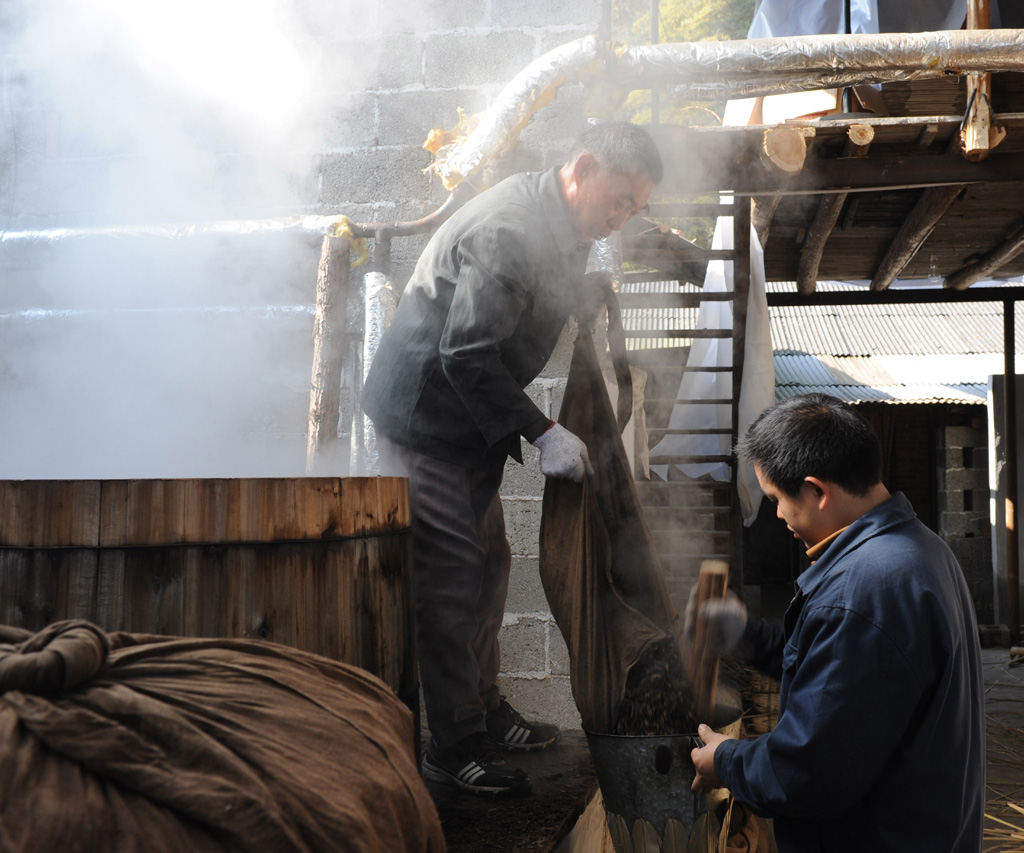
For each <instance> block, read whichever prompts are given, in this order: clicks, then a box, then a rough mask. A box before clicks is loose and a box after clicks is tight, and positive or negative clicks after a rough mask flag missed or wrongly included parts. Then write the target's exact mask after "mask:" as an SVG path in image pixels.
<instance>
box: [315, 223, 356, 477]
mask: <svg viewBox="0 0 1024 853" xmlns="http://www.w3.org/2000/svg"><path fill="white" fill-rule="evenodd" d="M348 270H349V240H348V238H347V237H324V239H323V243H322V244H321V247H320V265H319V267H318V269H317V278H316V314H315V315H314V318H313V375H312V379H311V384H310V389H309V425H308V432H307V436H306V473H307V474H310V475H312V474H320V475H323V474H330V473H335V474H337V473H339V469H338V465H339V464H340V449H339V446H338V445H339V442H338V423H339V419H340V416H339V412H340V407H341V365H342V357H341V353H342V347H343V345H344V340H345V299H346V295H347V294H346V284H347V280H348Z"/></svg>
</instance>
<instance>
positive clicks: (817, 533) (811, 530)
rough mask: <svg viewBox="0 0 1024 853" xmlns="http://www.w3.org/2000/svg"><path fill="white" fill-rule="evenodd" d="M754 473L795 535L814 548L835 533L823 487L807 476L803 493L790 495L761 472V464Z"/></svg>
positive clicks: (755, 468)
mask: <svg viewBox="0 0 1024 853" xmlns="http://www.w3.org/2000/svg"><path fill="white" fill-rule="evenodd" d="M754 473H755V474H756V475H757V482H759V483H760V484H761V490H762V491H763V492H764V494H765V497H766V498H768V500H770V501H771V502H772V503H773V504H775V513H776V515H778V517H779V518H781V519H782V520H783V521H784V522H786V526H787V527H788V528H789V529H790V531H791V532H792V533H793V536H794V537H795V538H797V539H802V540H803V542H804V544H805V545H806V546H807V547H808V548H811V547H813V546H814V545H817V544H818V543H819V542H820V541H821V540H822V539H824V538H825V537H827V536H828V535H829V534H830V533H831V531H829V530H828V529H827V527H828V525H827V523H825V519H824V517H823V515H822V512H821V497H822V496H821V491H820V490H819V489H818V488H817V487H816V486H815V485H814V484H813V483H809V482H808V481H807V480H805V481H804V482H803V483H802V484H801V486H800V492H799V494H797V495H795V496H794V495H788V494H786V493H785V492H784V491H782V490H781V489H780V488H779V487H778V486H776V485H775V484H774V483H772V482H771V481H770V480H768V479H767V478H766V477H765V476H764V475H763V474H762V473H761V468H760V466H758V465H755V466H754Z"/></svg>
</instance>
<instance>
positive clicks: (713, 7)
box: [612, 0, 755, 125]
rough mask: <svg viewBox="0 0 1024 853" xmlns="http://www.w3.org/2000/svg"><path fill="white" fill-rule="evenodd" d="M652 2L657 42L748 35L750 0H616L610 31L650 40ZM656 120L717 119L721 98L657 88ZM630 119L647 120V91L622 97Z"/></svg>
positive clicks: (620, 37)
mask: <svg viewBox="0 0 1024 853" xmlns="http://www.w3.org/2000/svg"><path fill="white" fill-rule="evenodd" d="M652 6H654V7H656V10H657V21H658V35H657V39H656V40H657V42H659V43H666V42H685V41H724V40H728V39H743V38H746V36H747V30H748V29H749V28H750V22H751V20H753V17H754V7H755V0H658V2H656V3H652V2H651V0H616V2H615V5H614V6H613V9H612V30H613V37H614V38H615V39H616V40H618V41H622V42H626V43H627V44H650V43H652V41H654V39H652V37H651V36H652V28H651V13H652V11H653V9H652ZM657 101H658V103H657V108H658V120H659V121H660V122H662V123H664V124H689V125H696V124H718V123H720V117H721V114H722V108H723V107H724V106H725V105H724V103H698V102H696V101H683V100H677V99H672V98H671V97H669V95H668V93H665V92H658V93H657ZM626 112H627V113H628V117H629V118H630V119H631V120H632V121H636V122H641V123H644V122H649V121H651V118H652V97H651V93H650V92H649V91H645V92H634V93H633V94H632V95H631V96H630V97H629V99H628V101H627V102H626Z"/></svg>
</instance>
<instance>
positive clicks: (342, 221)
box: [329, 216, 370, 269]
mask: <svg viewBox="0 0 1024 853" xmlns="http://www.w3.org/2000/svg"><path fill="white" fill-rule="evenodd" d="M329 233H330V236H331V237H345V238H346V239H347V240H348V241H349V243H350V245H351V251H352V252H354V253H355V258H354V259H353V260H352V264H351V268H352V269H355V268H356V267H358V266H361V265H362V264H365V263H366V262H367V261H368V260H369V259H370V250H369V249H368V248H367V246H366V238H365V237H354V236H353V235H352V220H351V219H349V218H348V217H347V216H339V217H338V218H337V219H336V220H335V221H334V225H333V227H332V228H331V230H330V232H329Z"/></svg>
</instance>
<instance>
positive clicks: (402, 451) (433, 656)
mask: <svg viewBox="0 0 1024 853" xmlns="http://www.w3.org/2000/svg"><path fill="white" fill-rule="evenodd" d="M377 447H378V450H379V452H380V460H381V468H382V473H384V474H386V475H389V476H402V477H408V478H409V500H410V508H411V510H412V541H413V574H414V577H415V599H416V644H417V654H418V657H419V667H420V683H421V685H422V688H423V702H424V705H425V706H426V711H427V725H428V726H429V728H430V734H431V736H432V737H433V739H434V740H435V741H436V742H437V744H438V745H439V746H441V747H448V746H451V745H452V744H454V743H455V742H456V741H458V740H461V739H462V738H464V737H465V736H466V735H469V734H472V733H473V732H477V731H485V729H486V725H485V718H486V715H487V712H488V711H491V710H493V709H494V708H496V707H497V706H498V704H499V702H500V696H499V693H498V669H499V666H500V652H499V649H498V632H499V631H500V629H501V622H502V617H503V616H504V613H505V598H506V596H507V595H508V577H509V569H510V567H511V563H512V557H511V549H510V548H509V544H508V540H507V539H506V537H505V515H504V512H503V510H502V506H501V498H500V497H499V495H498V490H499V489H500V487H501V479H502V473H503V472H502V470H501V469H499V470H497V471H496V472H487V471H477V470H473V469H471V468H462V467H460V466H458V465H453V464H451V463H449V462H443V461H441V460H439V459H434V458H432V457H430V456H424V455H423V454H421V453H417V452H415V451H413V450H410V449H409V448H407V447H404V446H402V445H399V444H396V443H395V442H393V441H390V440H388V439H387V438H386V437H385V436H381V435H378V436H377Z"/></svg>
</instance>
